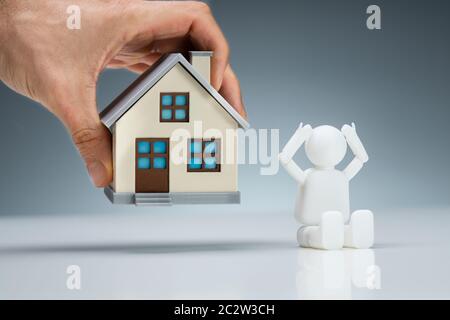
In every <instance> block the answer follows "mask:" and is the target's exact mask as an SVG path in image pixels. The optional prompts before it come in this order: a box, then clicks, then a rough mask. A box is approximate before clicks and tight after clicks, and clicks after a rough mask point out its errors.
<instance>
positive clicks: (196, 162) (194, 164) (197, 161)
mask: <svg viewBox="0 0 450 320" xmlns="http://www.w3.org/2000/svg"><path fill="white" fill-rule="evenodd" d="M201 168H202V158H191V159H190V161H189V169H194V170H197V169H201Z"/></svg>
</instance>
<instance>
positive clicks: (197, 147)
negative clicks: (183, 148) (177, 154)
mask: <svg viewBox="0 0 450 320" xmlns="http://www.w3.org/2000/svg"><path fill="white" fill-rule="evenodd" d="M190 149H191V150H190V152H191V153H202V142H201V141H192V142H191V148H190Z"/></svg>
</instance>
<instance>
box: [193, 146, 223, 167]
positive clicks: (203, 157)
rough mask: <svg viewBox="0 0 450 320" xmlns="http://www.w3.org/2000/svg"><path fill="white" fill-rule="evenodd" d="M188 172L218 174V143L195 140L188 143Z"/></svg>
mask: <svg viewBox="0 0 450 320" xmlns="http://www.w3.org/2000/svg"><path fill="white" fill-rule="evenodd" d="M188 146H189V163H188V171H190V172H220V164H219V162H218V160H219V154H218V152H219V150H220V141H219V140H217V139H214V140H201V139H195V140H191V141H189V145H188Z"/></svg>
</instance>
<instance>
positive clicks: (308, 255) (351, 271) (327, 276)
mask: <svg viewBox="0 0 450 320" xmlns="http://www.w3.org/2000/svg"><path fill="white" fill-rule="evenodd" d="M298 266H299V269H298V272H297V277H296V286H297V292H298V298H299V299H351V298H352V287H356V288H367V289H379V288H380V270H379V267H378V266H376V265H375V252H374V251H373V250H371V249H364V250H353V249H345V250H332V251H325V250H315V249H306V248H301V249H300V250H299V252H298Z"/></svg>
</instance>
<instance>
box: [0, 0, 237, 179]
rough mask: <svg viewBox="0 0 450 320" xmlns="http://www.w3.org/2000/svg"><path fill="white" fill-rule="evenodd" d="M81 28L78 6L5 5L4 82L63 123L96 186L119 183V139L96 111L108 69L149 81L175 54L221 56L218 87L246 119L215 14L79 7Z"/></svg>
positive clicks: (81, 2) (1, 11)
mask: <svg viewBox="0 0 450 320" xmlns="http://www.w3.org/2000/svg"><path fill="white" fill-rule="evenodd" d="M76 3H77V5H78V6H79V7H80V9H81V28H80V29H79V30H72V29H69V28H67V26H66V23H67V18H68V17H69V14H67V12H66V11H67V9H68V7H69V6H71V5H72V4H73V1H72V0H58V1H55V0H40V1H36V0H0V43H1V46H0V79H1V80H2V81H3V82H5V83H6V84H7V85H8V86H9V87H10V88H12V89H13V90H15V91H16V92H18V93H20V94H22V95H25V96H27V97H29V98H31V99H33V100H35V101H37V102H39V103H41V104H42V105H43V106H44V107H45V108H47V109H48V110H49V111H50V112H52V113H53V114H54V115H55V116H56V117H58V118H59V119H60V120H61V121H62V122H63V123H64V125H65V126H66V128H67V129H68V131H69V132H70V134H71V136H72V139H73V142H74V143H75V145H76V146H77V148H78V150H79V152H80V154H81V156H82V157H83V159H84V161H85V163H86V166H87V170H88V172H89V174H90V176H91V179H92V181H93V183H94V184H95V185H96V186H98V187H103V186H106V185H108V184H109V183H110V182H111V180H112V155H111V151H112V150H111V136H110V133H109V131H108V130H107V129H106V128H105V127H104V126H103V124H102V123H101V121H100V119H99V116H98V112H97V108H96V84H97V79H98V76H99V74H100V72H101V71H102V70H104V69H105V68H108V67H109V68H127V69H129V70H132V71H135V72H138V73H141V72H143V71H145V70H146V69H147V68H148V67H149V66H150V65H152V64H153V63H154V62H155V61H157V60H158V59H159V58H160V57H161V55H163V54H165V53H168V52H187V51H188V50H190V49H196V50H208V51H214V56H213V59H212V75H211V82H212V85H213V86H214V88H216V89H217V90H219V92H220V93H221V94H222V95H223V96H224V97H225V99H227V100H228V102H229V103H230V104H231V105H233V106H234V107H235V108H236V109H237V111H238V112H239V113H240V114H241V115H244V116H245V109H244V107H243V103H242V100H241V94H240V88H239V82H238V80H237V78H236V76H235V74H234V73H233V71H232V69H231V67H230V65H229V61H228V58H229V48H228V44H227V42H226V39H225V37H224V36H223V34H222V31H221V30H220V28H219V26H218V25H217V23H216V21H215V19H214V17H213V16H212V13H211V11H210V10H209V8H208V6H207V5H205V4H203V3H201V2H196V1H194V2H190V1H170V2H165V1H143V0H78V1H76Z"/></svg>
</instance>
